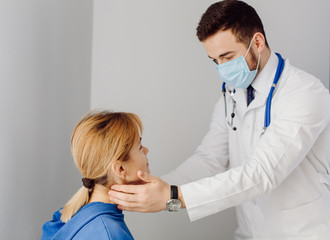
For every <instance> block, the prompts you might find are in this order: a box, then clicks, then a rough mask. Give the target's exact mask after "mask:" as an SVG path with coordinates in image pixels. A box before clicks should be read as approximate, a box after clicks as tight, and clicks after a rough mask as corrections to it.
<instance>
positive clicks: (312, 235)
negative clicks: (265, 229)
mask: <svg viewBox="0 0 330 240" xmlns="http://www.w3.org/2000/svg"><path fill="white" fill-rule="evenodd" d="M279 215H280V220H281V224H282V228H283V231H284V234H285V236H286V237H287V238H288V239H306V240H307V239H322V240H323V239H324V240H328V239H329V236H330V203H329V202H327V201H326V200H325V199H324V198H323V197H322V196H320V197H319V198H317V199H316V200H314V201H312V202H309V203H306V204H303V205H301V206H298V207H296V208H291V209H286V210H282V211H280V213H279Z"/></svg>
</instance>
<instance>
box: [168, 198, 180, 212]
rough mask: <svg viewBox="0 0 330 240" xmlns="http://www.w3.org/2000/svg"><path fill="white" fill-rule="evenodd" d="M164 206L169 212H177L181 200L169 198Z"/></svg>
mask: <svg viewBox="0 0 330 240" xmlns="http://www.w3.org/2000/svg"><path fill="white" fill-rule="evenodd" d="M166 208H167V210H168V211H170V212H177V211H179V209H180V208H181V202H180V200H179V199H170V200H168V202H167V203H166Z"/></svg>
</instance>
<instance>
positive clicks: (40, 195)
mask: <svg viewBox="0 0 330 240" xmlns="http://www.w3.org/2000/svg"><path fill="white" fill-rule="evenodd" d="M92 4H93V3H92V2H91V1H89V0H70V1H68V0H24V1H19V0H7V1H0V31H1V34H0V35H1V37H0V83H1V84H0V109H1V118H0V183H1V198H0V212H1V214H0V239H3V240H4V239H6V240H7V239H25V240H29V239H30V240H32V239H33V240H35V239H40V237H41V226H42V224H43V223H44V222H45V221H46V220H49V219H50V218H51V217H52V213H53V212H54V211H55V210H56V209H57V208H59V207H60V206H63V204H64V203H65V202H66V201H67V200H68V199H69V197H70V196H71V195H72V194H73V193H74V191H76V189H78V186H79V187H80V186H81V182H80V175H79V174H78V172H77V170H75V168H74V166H73V161H72V158H71V154H70V136H71V132H72V130H73V127H74V124H75V123H76V122H77V121H78V119H79V118H80V117H81V116H82V115H83V114H84V113H85V112H87V111H88V110H89V107H90V75H91V40H92V13H93V11H92Z"/></svg>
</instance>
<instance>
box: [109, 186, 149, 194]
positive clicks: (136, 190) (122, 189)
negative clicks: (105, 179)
mask: <svg viewBox="0 0 330 240" xmlns="http://www.w3.org/2000/svg"><path fill="white" fill-rule="evenodd" d="M146 185H147V184H141V185H112V186H111V190H115V191H117V192H124V193H131V194H135V193H143V192H144V191H145V189H146ZM111 190H110V192H111ZM110 192H109V193H110Z"/></svg>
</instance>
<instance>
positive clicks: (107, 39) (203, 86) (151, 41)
mask: <svg viewBox="0 0 330 240" xmlns="http://www.w3.org/2000/svg"><path fill="white" fill-rule="evenodd" d="M213 2H214V1H209V0H204V1H199V0H181V1H176V0H163V1H150V0H149V1H148V0H140V1H118V0H117V1H115V0H113V1H109V0H95V1H94V25H93V31H94V33H93V64H92V95H91V106H92V108H109V109H113V110H119V111H131V112H135V113H137V114H138V115H139V116H140V117H141V118H142V121H143V123H144V126H145V134H144V136H143V138H144V139H143V143H144V145H146V146H148V147H149V149H150V153H149V162H150V167H151V171H152V173H153V174H154V175H162V174H164V173H166V172H168V171H169V170H171V169H173V168H174V167H175V166H177V165H178V164H179V163H180V162H182V161H183V160H185V159H186V158H187V157H189V156H190V154H192V153H193V151H194V149H195V148H196V147H197V145H198V144H199V142H200V141H201V139H202V137H203V135H204V134H205V132H206V131H207V129H208V124H209V121H210V116H211V112H212V109H213V105H214V103H215V102H216V101H217V98H218V97H219V95H220V82H219V80H218V77H217V74H216V70H215V69H214V66H213V64H212V63H211V62H210V61H209V59H208V58H207V54H206V52H205V51H204V49H203V47H202V45H201V44H200V43H199V42H198V39H197V37H195V28H196V26H197V23H198V21H199V19H200V17H201V15H202V13H203V12H204V11H205V10H206V9H207V7H208V6H209V5H210V4H211V3H213ZM248 2H249V3H251V4H252V5H253V6H254V7H255V8H256V10H257V12H258V13H259V14H260V16H261V18H262V20H263V22H264V25H265V31H266V34H267V37H268V41H269V44H270V46H271V48H272V49H273V50H274V51H278V52H280V53H282V56H284V57H285V58H289V59H290V61H291V63H292V64H294V65H296V66H297V67H300V68H302V69H305V70H306V71H308V72H310V73H312V74H314V75H316V76H317V77H318V78H320V79H321V80H322V81H323V83H324V84H325V85H326V86H329V15H330V14H329V9H330V7H329V1H328V0H317V1H307V0H306V1H302V0H290V1H286V0H276V1H275V0H271V1H264V0H250V1H248ZM126 221H127V224H128V226H129V228H130V229H131V231H132V233H133V235H134V236H135V238H136V239H138V240H139V239H159V240H162V239H169V238H170V239H177V240H178V239H196V240H197V239H198V240H199V239H230V238H231V236H232V234H233V231H234V229H235V227H236V220H235V216H234V211H233V209H229V210H226V211H224V212H221V213H219V214H216V215H213V216H211V217H208V218H205V219H202V220H199V221H197V222H193V223H190V221H189V219H188V216H187V214H186V212H185V210H183V211H181V212H180V213H178V214H169V213H166V212H163V213H153V214H141V213H126Z"/></svg>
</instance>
